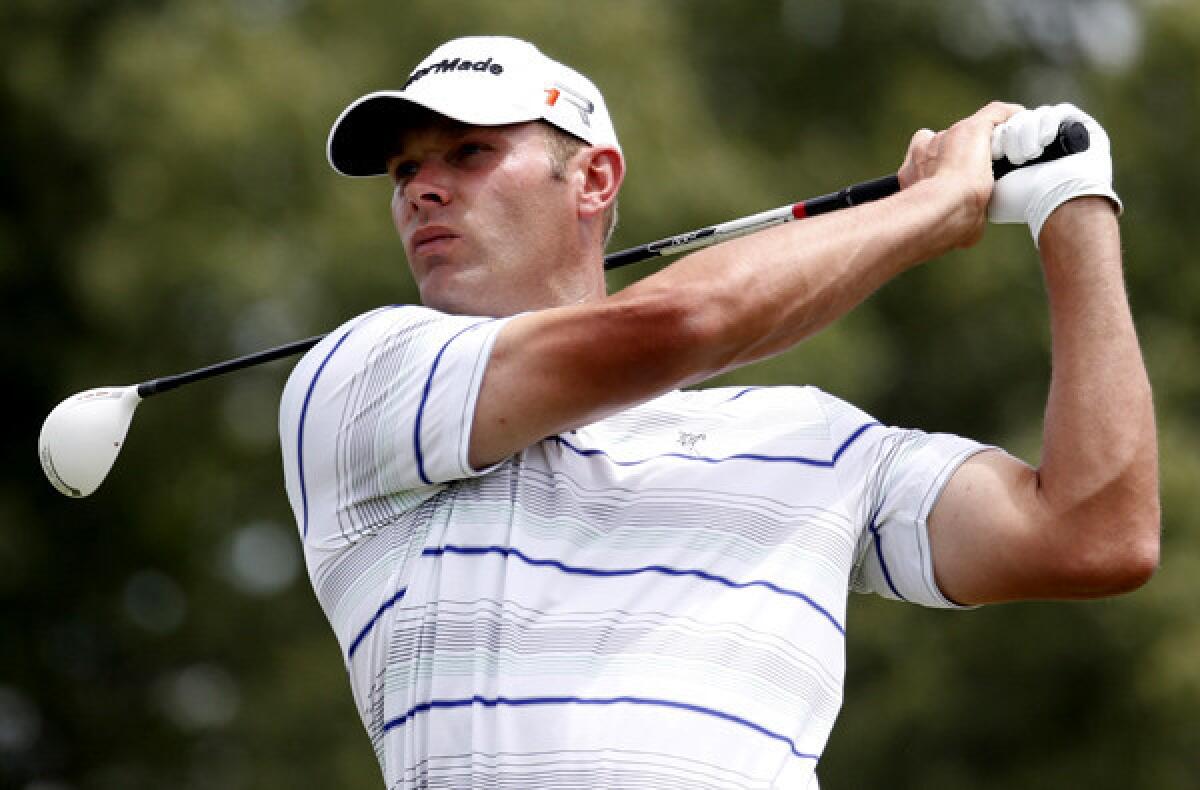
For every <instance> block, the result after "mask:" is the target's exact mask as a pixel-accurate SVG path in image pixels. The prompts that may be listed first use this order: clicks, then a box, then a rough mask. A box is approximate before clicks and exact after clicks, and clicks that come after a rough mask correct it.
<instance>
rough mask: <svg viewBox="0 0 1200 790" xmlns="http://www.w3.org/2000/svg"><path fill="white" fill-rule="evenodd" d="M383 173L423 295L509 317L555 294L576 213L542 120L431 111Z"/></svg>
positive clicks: (429, 300)
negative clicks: (461, 119) (497, 120)
mask: <svg viewBox="0 0 1200 790" xmlns="http://www.w3.org/2000/svg"><path fill="white" fill-rule="evenodd" d="M388 171H389V173H390V174H391V177H392V179H393V183H394V184H395V191H394V193H393V196H392V221H393V222H394V223H395V225H396V230H397V231H398V232H399V234H400V238H401V239H402V240H403V242H404V251H405V253H406V254H407V255H408V262H409V266H410V267H411V268H412V272H413V277H414V278H415V279H416V283H417V287H418V288H419V289H420V292H421V301H422V302H424V303H425V304H426V305H428V306H430V307H434V308H436V309H439V310H443V311H446V312H452V313H460V314H476V315H507V314H511V313H514V312H519V311H521V310H525V309H531V308H535V307H544V306H547V303H553V302H557V301H560V300H559V299H558V298H557V297H556V296H555V293H554V291H555V285H554V284H555V281H556V278H557V277H559V275H558V274H557V272H559V271H561V270H562V269H563V268H564V264H566V263H568V262H567V261H564V260H562V258H563V257H564V256H565V255H569V254H571V252H570V249H571V248H570V246H569V243H570V242H571V241H572V238H571V234H573V233H574V228H575V222H574V219H575V216H576V215H575V209H574V203H573V200H572V194H573V193H572V190H571V188H570V182H569V180H564V179H561V178H555V176H554V173H553V170H552V167H551V162H550V158H549V155H548V153H547V149H546V142H545V138H544V132H543V131H542V129H541V127H540V125H539V124H537V123H525V124H515V125H511V126H466V125H463V124H458V123H455V122H451V121H448V120H446V119H443V118H439V117H433V118H431V119H430V122H429V123H427V124H423V125H421V126H419V127H418V128H415V129H413V130H410V131H407V132H405V133H404V135H403V137H402V139H401V140H400V143H399V146H398V147H397V150H396V153H395V154H394V155H393V156H392V157H390V158H389V159H388ZM565 268H570V267H569V266H568V267H565Z"/></svg>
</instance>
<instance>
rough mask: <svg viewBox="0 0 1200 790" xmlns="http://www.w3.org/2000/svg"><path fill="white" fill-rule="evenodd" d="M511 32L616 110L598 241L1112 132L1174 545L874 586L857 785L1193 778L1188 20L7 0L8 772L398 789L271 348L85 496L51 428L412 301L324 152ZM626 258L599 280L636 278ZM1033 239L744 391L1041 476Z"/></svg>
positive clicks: (849, 762)
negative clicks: (1030, 113)
mask: <svg viewBox="0 0 1200 790" xmlns="http://www.w3.org/2000/svg"><path fill="white" fill-rule="evenodd" d="M475 33H500V34H512V35H518V36H522V37H526V38H529V39H531V40H533V41H535V42H537V43H538V44H539V45H540V46H541V47H542V48H543V49H545V50H546V51H547V52H549V53H550V54H552V55H554V56H557V57H560V58H562V59H564V60H567V61H569V62H571V63H572V64H574V65H577V66H578V67H579V68H581V69H582V70H583V71H585V72H586V73H588V74H590V75H591V76H592V77H593V78H594V79H595V80H596V82H597V83H598V84H599V85H600V86H601V87H602V88H603V89H604V90H605V93H606V96H607V98H608V100H609V103H610V107H611V109H612V112H613V115H614V117H615V119H616V122H617V125H618V128H619V131H620V133H621V139H622V143H623V145H624V147H625V150H626V154H627V157H628V159H629V162H630V174H629V178H628V180H627V184H626V188H625V190H624V193H623V196H622V205H621V216H622V219H621V225H620V227H619V229H618V234H617V238H616V239H615V240H614V244H613V246H614V248H617V247H623V246H629V245H632V244H634V243H637V242H640V241H644V240H647V239H651V238H658V237H661V236H664V235H667V234H670V233H674V232H678V231H680V230H683V229H687V228H692V227H696V226H699V225H703V224H708V223H711V222H714V221H719V220H721V219H725V218H729V217H733V216H740V215H743V214H746V213H749V212H751V211H755V210H759V209H763V208H768V207H771V206H775V205H780V204H782V203H786V202H789V201H791V200H793V199H796V198H798V197H805V196H809V195H814V194H818V193H821V192H826V191H830V190H832V189H836V188H838V187H840V186H842V185H844V184H846V183H850V182H852V181H857V180H862V179H865V178H869V177H872V176H875V175H879V174H882V173H884V172H887V171H889V170H893V169H894V168H895V167H896V165H897V163H898V162H899V160H900V158H901V157H902V155H903V151H904V147H905V144H906V143H907V140H908V137H909V135H910V134H911V133H912V131H913V130H914V129H916V128H918V127H920V126H930V127H938V126H940V125H944V124H948V123H950V122H952V121H953V120H954V119H956V118H958V117H960V116H961V115H963V114H965V113H968V112H970V111H972V110H973V109H975V107H976V106H978V105H979V104H981V103H983V102H984V101H987V100H989V99H991V98H993V97H1002V98H1006V99H1011V100H1016V101H1022V102H1025V103H1030V104H1036V103H1040V102H1044V101H1059V100H1071V101H1075V102H1077V103H1079V104H1081V105H1082V106H1084V107H1086V108H1088V109H1089V110H1091V111H1092V112H1093V113H1094V114H1095V115H1096V116H1097V117H1098V118H1100V119H1101V120H1102V122H1103V123H1105V125H1106V126H1107V127H1108V128H1109V130H1110V132H1111V134H1112V137H1113V140H1114V150H1115V157H1116V172H1117V183H1118V189H1119V190H1120V191H1121V193H1122V196H1123V197H1124V198H1125V200H1126V206H1127V210H1126V214H1125V218H1124V220H1123V227H1124V233H1125V239H1126V246H1127V249H1128V269H1129V281H1130V288H1131V300H1132V301H1133V304H1134V309H1135V314H1136V316H1137V318H1138V321H1139V326H1140V329H1141V331H1142V334H1143V340H1144V344H1145V348H1146V354H1147V359H1148V363H1149V365H1150V368H1151V375H1152V378H1153V380H1154V382H1155V384H1156V388H1157V397H1158V405H1159V410H1160V412H1159V419H1160V424H1161V426H1162V431H1161V434H1162V450H1163V491H1164V506H1165V525H1166V533H1165V541H1164V548H1165V552H1164V558H1165V561H1164V567H1163V569H1162V571H1161V572H1160V573H1159V575H1158V577H1157V578H1156V579H1155V580H1154V581H1153V582H1152V583H1151V584H1150V585H1149V586H1148V587H1147V588H1145V589H1144V590H1143V591H1140V592H1138V593H1136V594H1134V595H1131V596H1127V597H1124V598H1121V599H1115V600H1112V601H1105V602H1097V603H1091V604H1071V605H1063V604H1053V605H1050V604H1023V605H1018V606H1005V607H995V608H988V609H983V610H980V611H977V612H974V613H971V614H953V615H952V614H946V613H937V612H926V611H921V610H917V609H914V608H912V607H905V606H900V605H896V604H890V603H885V602H882V601H877V600H873V599H855V601H854V605H853V607H852V611H851V618H850V626H851V627H850V640H849V655H850V676H849V682H848V688H847V700H846V707H845V710H844V711H843V714H842V717H841V720H840V722H839V726H838V728H837V729H835V732H834V736H833V739H832V741H831V743H830V746H829V749H828V751H827V754H826V758H825V759H824V760H823V762H822V767H821V775H822V779H823V785H824V786H826V787H830V788H838V787H846V788H849V787H884V786H886V787H892V788H905V787H914V788H915V787H920V788H951V787H953V788H959V787H974V788H1002V787H1003V788H1009V787H1028V788H1041V787H1046V788H1048V787H1060V786H1083V785H1086V786H1089V787H1094V788H1110V787H1111V788H1118V787H1120V788H1123V789H1124V788H1137V787H1145V788H1151V787H1152V788H1193V787H1196V786H1200V734H1198V733H1200V728H1198V727H1197V726H1196V714H1195V710H1196V709H1197V705H1198V703H1200V662H1197V661H1196V660H1195V657H1196V656H1197V655H1200V622H1198V621H1197V620H1196V618H1194V617H1192V616H1191V614H1190V612H1191V608H1192V600H1193V599H1194V597H1195V579H1196V578H1198V577H1200V524H1198V522H1200V503H1198V502H1197V500H1196V498H1195V496H1194V489H1195V481H1196V479H1197V477H1198V474H1200V460H1197V459H1198V458H1200V452H1198V450H1200V424H1198V420H1197V413H1196V410H1195V408H1194V405H1193V404H1194V403H1195V402H1196V400H1197V394H1198V390H1200V374H1198V373H1197V369H1196V367H1195V366H1194V365H1191V364H1188V363H1189V361H1190V360H1194V359H1196V358H1197V356H1198V355H1197V337H1196V334H1197V333H1196V328H1197V326H1198V321H1197V311H1198V310H1200V308H1198V307H1197V305H1200V270H1197V269H1194V268H1192V267H1191V266H1190V265H1189V264H1190V253H1191V252H1192V247H1193V246H1194V240H1193V236H1194V232H1195V230H1194V223H1193V222H1192V221H1191V219H1190V211H1191V209H1192V206H1194V205H1195V204H1196V203H1197V194H1196V192H1197V186H1196V185H1197V184H1200V174H1198V173H1197V172H1195V171H1196V168H1197V167H1200V165H1197V163H1196V161H1195V158H1194V157H1191V156H1189V155H1188V145H1189V144H1190V143H1191V142H1192V141H1193V140H1195V139H1196V137H1197V122H1198V119H1197V107H1198V106H1200V105H1198V102H1197V98H1198V97H1197V87H1196V86H1197V85H1198V84H1200V80H1198V79H1197V78H1198V77H1200V74H1198V73H1197V71H1198V63H1197V53H1198V52H1200V8H1197V7H1196V6H1195V5H1194V4H1191V3H1187V2H1181V1H1180V2H1169V0H1158V1H1157V2H1149V1H1147V2H1145V3H1134V2H1124V1H1122V0H1063V2H1060V3H1040V2H1037V1H1036V0H964V2H960V3H938V2H934V0H912V2H908V3H904V4H897V3H890V2H885V1H884V0H761V2H734V0H707V1H706V2H698V1H694V2H685V0H658V1H654V0H609V2H605V3H594V4H568V3H559V2H552V1H551V0H526V2H522V3H486V2H482V0H469V1H468V0H461V1H458V2H448V1H447V0H414V1H413V2H408V3H404V4H396V3H388V2H383V1H382V0H360V2H357V3H354V4H345V3H315V2H305V0H220V2H215V3H213V2H203V0H154V1H151V0H142V1H140V2H139V1H137V0H106V2H103V3H101V2H96V0H81V2H76V3H61V4H54V3H49V4H48V3H42V2H35V0H8V2H6V3H5V4H3V6H2V7H0V63H2V64H3V69H2V71H0V74H2V79H0V141H2V143H3V145H0V207H2V210H0V293H3V298H4V307H5V310H6V312H7V315H8V316H9V319H10V320H9V326H10V327H12V330H11V331H10V333H9V336H8V339H7V341H6V342H4V343H3V344H2V345H0V349H2V350H0V353H2V354H3V360H2V361H3V363H4V369H5V370H6V371H8V378H7V380H8V382H9V386H7V387H5V389H4V392H5V399H6V403H7V405H9V407H10V408H11V409H12V410H13V411H12V413H15V414H20V415H23V416H22V417H21V418H20V419H19V420H18V421H17V426H16V428H15V430H14V431H13V434H14V435H13V436H12V438H11V440H10V441H8V442H5V443H4V446H3V450H0V452H2V453H3V455H2V456H0V463H2V464H3V469H4V472H5V474H4V475H3V476H2V477H0V623H2V624H3V625H2V628H3V630H2V631H0V634H2V638H0V787H13V788H23V789H24V790H34V788H37V789H38V790H48V789H49V788H79V789H80V790H84V789H86V790H93V789H95V790H107V789H108V788H122V790H124V789H126V788H133V789H134V790H136V789H137V788H150V787H162V786H172V787H181V788H215V787H219V788H256V790H258V789H263V790H271V789H272V788H292V787H373V786H378V784H379V778H378V769H377V767H376V765H375V763H374V758H373V755H372V754H371V751H370V746H369V742H368V740H367V738H366V736H365V734H364V732H363V730H362V726H361V724H360V723H359V721H358V717H357V715H356V713H355V711H354V708H353V705H352V703H351V700H350V694H349V689H348V688H347V684H346V680H345V673H344V670H343V669H342V667H341V665H340V656H339V654H338V651H337V647H336V644H335V642H334V640H333V638H332V635H331V634H330V633H329V631H328V627H327V625H326V624H325V622H324V618H323V617H322V615H321V613H320V611H319V609H318V607H317V606H316V604H315V601H314V598H313V596H312V594H311V592H309V590H308V586H307V582H306V580H305V579H304V572H303V568H302V567H301V563H300V558H299V552H298V550H297V547H296V544H295V537H294V526H293V524H292V519H291V514H290V512H288V509H287V504H286V499H285V497H284V496H283V492H282V476H281V474H280V472H279V463H278V446H277V439H276V437H275V405H276V400H277V397H278V393H279V389H280V387H281V383H282V381H283V378H284V376H285V375H286V370H287V365H286V364H280V365H276V366H273V367H271V368H269V369H260V370H257V371H254V372H252V373H244V374H239V375H238V376H236V377H233V378H230V379H229V380H227V381H213V382H210V383H207V384H204V385H197V386H196V387H194V388H191V389H189V390H183V391H180V392H178V393H175V394H172V395H171V396H169V399H168V398H164V399H163V401H162V402H157V401H155V402H152V403H150V404H148V405H146V406H144V407H143V408H142V409H141V410H140V411H139V414H138V418H137V421H136V425H135V426H134V427H133V430H132V431H131V433H130V436H129V439H128V442H127V446H126V448H125V449H124V451H123V452H122V457H121V460H120V462H119V463H118V466H117V468H116V469H115V470H114V471H113V473H112V475H111V477H110V479H109V480H108V481H107V482H106V483H105V485H104V487H103V489H101V491H99V492H97V494H96V495H94V496H93V497H92V498H91V499H89V500H87V501H86V502H71V501H67V500H63V499H62V498H60V497H58V496H57V495H56V494H55V493H54V492H53V491H52V490H51V489H50V487H49V486H48V485H47V484H46V483H45V482H44V481H43V480H42V479H41V476H40V474H39V470H38V468H37V466H36V465H35V463H34V459H33V448H34V443H35V439H36V433H37V430H38V427H39V420H40V416H41V415H44V414H45V413H46V412H47V411H49V409H50V408H51V407H52V406H53V404H54V403H55V402H57V400H58V399H60V398H62V397H64V396H66V395H68V394H69V393H72V392H76V391H79V390H82V389H86V388H89V387H92V386H97V385H101V384H106V383H132V382H135V381H138V380H141V379H145V378H149V377H151V376H154V375H160V374H163V373H168V372H172V371H174V370H178V369H185V368H188V367H192V366H197V365H201V364H205V363H207V362H210V361H213V360H215V359H220V358H224V357H227V356H232V355H235V354H238V353H244V352H246V351H249V350H252V349H256V348H259V347H263V346H266V345H270V344H274V343H277V342H283V341H285V340H289V339H291V338H293V337H300V336H304V335H308V334H315V333H317V332H320V331H325V330H327V329H329V328H330V327H331V326H334V325H336V324H337V323H339V322H340V321H342V320H344V319H345V318H347V317H349V316H350V315H353V314H355V313H357V312H360V311H362V310H364V309H366V308H368V307H371V306H374V305H376V304H378V303H381V302H400V301H412V300H413V299H415V292H414V289H413V287H412V284H411V281H410V279H409V278H408V275H407V273H406V271H405V265H404V262H403V259H402V254H401V251H400V248H399V245H398V243H397V242H396V241H395V240H394V238H393V234H392V231H391V229H390V223H389V221H388V218H387V199H388V195H389V192H390V189H389V187H387V186H386V185H384V184H381V183H375V182H353V181H347V180H345V179H342V178H339V177H337V176H336V175H334V174H333V173H332V172H331V171H330V170H329V169H328V167H327V165H326V164H325V162H324V159H323V156H322V150H323V146H324V139H325V135H326V133H327V131H328V127H329V124H330V122H331V121H332V120H333V118H334V117H335V116H336V114H337V112H338V111H340V109H341V108H342V107H343V106H344V105H345V103H346V102H348V101H349V100H350V99H352V98H354V97H356V96H358V95H360V94H361V93H364V92H367V91H369V90H374V89H377V88H382V87H389V86H395V85H397V84H399V83H400V82H401V80H402V78H403V77H404V76H405V75H406V73H407V71H408V70H409V69H410V68H411V66H412V65H413V63H414V62H415V60H416V59H417V58H419V57H421V56H422V55H423V54H425V53H426V52H427V51H428V50H429V49H430V48H431V47H432V46H433V45H435V44H436V43H438V42H439V41H441V40H443V39H446V38H449V37H452V36H455V35H465V34H475ZM645 271H646V268H643V269H641V270H640V271H633V272H622V273H619V274H616V275H614V276H613V278H612V280H611V282H612V285H613V287H614V288H619V287H621V285H622V284H623V283H626V282H629V281H630V280H632V279H633V278H636V277H640V276H643V275H644V274H645ZM1039 278H1040V275H1039V274H1038V271H1037V264H1036V257H1035V255H1034V251H1033V249H1032V246H1031V245H1030V243H1029V240H1028V236H1027V234H1026V232H1025V231H1024V229H1020V228H996V229H993V230H992V231H991V232H990V233H989V234H988V238H987V239H985V241H984V242H983V243H982V244H981V245H979V246H978V247H977V248H975V249H973V250H970V251H967V252H963V253H958V254H955V255H952V256H947V260H945V261H942V262H939V263H935V264H933V265H931V266H928V267H925V268H923V269H921V270H918V271H914V272H912V273H910V274H908V275H906V276H905V277H903V278H901V279H900V280H899V281H898V282H896V283H893V284H891V285H889V286H888V287H886V288H885V289H883V290H882V291H881V292H880V293H879V294H877V295H876V296H875V297H873V298H872V299H871V300H870V301H869V302H868V303H867V304H866V305H864V306H863V308H862V309H860V310H859V311H857V312H856V313H855V314H854V315H852V316H851V317H849V318H848V319H846V320H845V321H843V322H841V323H839V324H838V325H837V326H835V327H832V328H830V329H829V330H827V331H825V332H824V333H822V334H821V335H820V336H818V337H817V338H815V339H814V340H813V341H812V342H811V343H808V344H806V345H805V346H804V347H802V348H799V349H796V350H794V351H793V352H789V353H788V354H785V355H783V356H782V357H780V358H778V359H776V360H773V361H771V362H769V363H766V364H763V365H759V366H756V367H754V368H752V369H748V370H744V371H738V372H736V373H734V374H731V375H729V376H726V377H724V378H722V379H721V380H720V381H718V382H714V383H719V384H731V383H743V382H751V381H753V382H756V383H783V382H787V383H813V384H816V385H818V386H821V387H823V388H825V389H828V390H830V391H832V392H834V393H836V394H838V395H841V396H843V397H846V398H848V399H849V400H852V401H855V402H857V403H859V404H861V405H863V406H864V407H865V408H867V409H868V410H870V411H872V412H873V413H875V414H876V415H877V416H878V417H880V418H881V419H883V420H884V421H887V422H895V423H901V424H909V425H913V426H916V427H923V428H927V429H931V430H945V431H953V432H957V433H962V434H966V435H970V436H974V437H977V438H979V439H982V440H984V441H989V442H994V443H997V444H1001V445H1003V446H1005V447H1008V448H1010V449H1011V450H1012V451H1013V452H1015V453H1017V454H1019V455H1022V456H1023V457H1025V458H1027V459H1028V460H1031V461H1036V460H1037V453H1038V446H1039V430H1040V417H1041V404H1042V401H1043V398H1044V397H1045V388H1046V382H1047V375H1048V371H1047V361H1048V330H1047V328H1046V319H1045V307H1044V303H1043V295H1042V292H1041V288H1040V281H1039Z"/></svg>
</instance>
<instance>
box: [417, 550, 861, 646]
mask: <svg viewBox="0 0 1200 790" xmlns="http://www.w3.org/2000/svg"><path fill="white" fill-rule="evenodd" d="M443 554H459V555H466V556H471V555H474V556H479V555H484V554H495V555H499V556H503V557H516V558H517V559H518V560H520V561H522V562H524V563H526V564H527V565H534V566H538V567H548V568H555V569H557V570H560V571H562V572H563V573H570V574H576V575H579V576H592V577H599V578H605V577H616V576H633V575H635V574H639V573H661V574H663V575H665V576H690V577H692V578H696V579H702V580H704V581H708V582H715V583H717V584H722V585H724V586H726V587H729V588H731V589H735V590H741V589H747V588H750V587H761V588H764V589H767V590H770V591H771V592H774V593H778V594H780V595H786V596H789V597H791V598H796V599H798V600H801V601H804V602H805V603H806V604H808V605H809V606H810V607H812V608H813V609H814V610H815V611H817V612H818V613H820V614H821V616H822V617H824V618H825V619H826V620H828V621H829V622H830V623H831V624H832V625H833V627H834V628H836V629H837V631H838V633H839V634H841V635H842V636H845V635H846V629H845V628H843V627H842V624H841V623H839V622H838V621H837V618H836V617H834V616H833V615H832V614H830V612H829V610H828V609H826V608H825V607H823V606H821V604H819V603H817V602H816V601H814V600H813V599H812V598H810V597H809V596H807V595H805V594H804V593H802V592H800V591H798V590H789V589H787V588H786V587H780V586H779V585H777V584H775V583H774V582H769V581H765V580H761V579H756V580H754V581H748V582H735V581H733V580H732V579H727V578H725V577H724V576H718V575H716V574H715V573H709V572H708V571H703V570H696V569H680V568H671V567H668V566H666V565H646V566H643V567H640V568H584V567H580V566H575V565H567V564H566V563H563V562H560V561H558V560H548V559H537V558H534V557H530V556H529V555H527V554H525V553H524V552H522V551H521V550H520V549H514V548H510V547H508V546H442V547H440V548H431V549H425V550H424V551H423V552H421V556H423V557H440V556H442V555H443Z"/></svg>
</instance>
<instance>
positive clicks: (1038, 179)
mask: <svg viewBox="0 0 1200 790" xmlns="http://www.w3.org/2000/svg"><path fill="white" fill-rule="evenodd" d="M1063 121H1082V122H1083V124H1084V125H1085V126H1086V127H1087V130H1088V135H1089V136H1090V138H1091V144H1090V145H1089V146H1088V150H1086V151H1083V152H1082V153H1078V154H1072V155H1071V156H1064V157H1063V158H1061V159H1058V160H1056V161H1053V162H1047V163H1045V164H1041V165H1033V166H1031V167H1024V168H1018V169H1016V170H1014V171H1012V172H1011V173H1009V174H1008V175H1006V176H1004V178H1001V179H1000V180H999V181H997V182H996V186H995V188H994V189H993V190H992V200H991V202H990V203H989V204H988V219H989V220H990V221H992V222H997V223H1006V222H1025V223H1028V225H1029V230H1030V232H1031V233H1032V234H1033V243H1034V244H1037V243H1038V235H1039V234H1040V233H1041V232H1042V225H1044V224H1045V222H1046V218H1047V217H1049V216H1050V213H1051V212H1052V211H1054V209H1056V208H1058V207H1059V206H1060V205H1062V204H1063V203H1065V202H1066V201H1068V200H1070V199H1071V198H1077V197H1082V196H1084V195H1101V196H1103V197H1106V198H1108V199H1109V200H1111V201H1112V202H1113V203H1114V204H1115V206H1116V209H1117V212H1118V213H1120V212H1121V211H1122V209H1123V207H1122V205H1121V199H1120V198H1119V197H1117V193H1116V192H1114V191H1113V188H1112V158H1111V156H1110V153H1109V142H1108V135H1107V134H1106V133H1105V132H1104V128H1103V127H1102V126H1100V124H1098V123H1096V121H1095V120H1094V119H1092V117H1091V116H1090V115H1088V114H1087V113H1085V112H1084V111H1083V110H1080V109H1079V108H1078V107H1076V106H1074V105H1072V104H1056V105H1053V106H1044V107H1038V108H1036V109H1032V110H1021V111H1020V112H1018V113H1017V114H1016V115H1014V116H1013V117H1011V118H1009V119H1008V120H1007V121H1005V122H1004V123H1002V124H1001V125H999V126H997V127H996V130H995V131H994V132H993V133H992V159H1000V158H1002V157H1006V156H1007V157H1008V159H1009V161H1011V162H1012V163H1013V164H1015V165H1019V164H1023V163H1025V162H1028V161H1029V160H1030V159H1034V158H1036V157H1037V156H1039V155H1040V154H1041V153H1042V149H1043V148H1045V147H1046V145H1047V144H1049V143H1050V142H1051V141H1052V140H1053V139H1054V138H1055V136H1056V135H1057V134H1058V127H1059V125H1060V124H1061V123H1062V122H1063Z"/></svg>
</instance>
